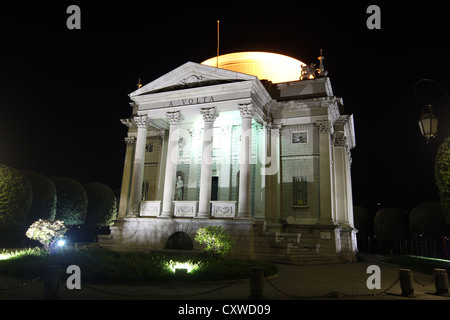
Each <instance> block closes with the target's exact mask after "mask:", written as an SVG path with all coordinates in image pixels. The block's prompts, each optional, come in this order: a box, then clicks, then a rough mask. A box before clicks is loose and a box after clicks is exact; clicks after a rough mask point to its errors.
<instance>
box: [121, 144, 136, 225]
mask: <svg viewBox="0 0 450 320" xmlns="http://www.w3.org/2000/svg"><path fill="white" fill-rule="evenodd" d="M135 142H136V137H126V138H125V144H126V146H127V151H126V154H125V163H124V165H123V175H122V188H121V190H120V201H119V215H118V218H119V219H123V218H125V216H126V215H127V212H128V209H129V201H130V187H131V172H132V171H131V170H132V163H133V147H134V144H135Z"/></svg>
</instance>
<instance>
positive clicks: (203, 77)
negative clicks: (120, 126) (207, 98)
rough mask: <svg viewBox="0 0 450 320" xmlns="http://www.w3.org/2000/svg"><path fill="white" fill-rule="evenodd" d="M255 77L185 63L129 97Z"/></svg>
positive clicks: (193, 63)
mask: <svg viewBox="0 0 450 320" xmlns="http://www.w3.org/2000/svg"><path fill="white" fill-rule="evenodd" d="M255 79H257V77H255V76H251V75H248V74H245V73H239V72H234V71H229V70H225V69H219V68H215V67H210V66H205V65H202V64H199V63H195V62H187V63H185V64H183V65H182V66H180V67H178V68H176V69H174V70H172V71H170V72H169V73H166V74H165V75H163V76H161V77H159V78H158V79H156V80H154V81H152V82H150V83H148V84H146V85H145V86H143V87H141V88H140V89H138V90H136V91H134V92H132V93H130V95H129V96H130V97H135V96H140V95H145V94H151V93H157V92H163V91H173V90H180V89H184V88H192V87H196V86H206V85H214V84H219V83H228V82H236V81H245V80H255Z"/></svg>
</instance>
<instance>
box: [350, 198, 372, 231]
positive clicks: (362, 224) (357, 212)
mask: <svg viewBox="0 0 450 320" xmlns="http://www.w3.org/2000/svg"><path fill="white" fill-rule="evenodd" d="M353 221H354V225H355V228H356V229H357V230H358V233H357V236H359V237H361V238H367V237H369V236H371V235H372V234H373V217H372V215H371V214H370V213H369V211H368V210H367V209H366V208H363V207H359V206H354V207H353Z"/></svg>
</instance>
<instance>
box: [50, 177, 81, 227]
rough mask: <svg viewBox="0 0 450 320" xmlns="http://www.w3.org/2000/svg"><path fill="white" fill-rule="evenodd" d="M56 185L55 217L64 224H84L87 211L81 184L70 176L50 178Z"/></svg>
mask: <svg viewBox="0 0 450 320" xmlns="http://www.w3.org/2000/svg"><path fill="white" fill-rule="evenodd" d="M51 179H52V181H53V182H54V184H55V187H56V215H55V219H57V220H62V221H64V223H65V224H66V225H69V226H79V225H82V224H84V221H85V219H86V213H87V201H88V200H87V195H86V191H85V190H84V188H83V186H82V185H81V184H80V183H79V182H78V181H76V180H74V179H71V178H59V177H57V178H51Z"/></svg>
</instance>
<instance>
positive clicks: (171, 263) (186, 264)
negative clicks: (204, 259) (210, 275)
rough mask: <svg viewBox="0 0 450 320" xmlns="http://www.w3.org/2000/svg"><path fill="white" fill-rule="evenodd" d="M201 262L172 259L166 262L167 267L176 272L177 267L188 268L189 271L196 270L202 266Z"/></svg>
mask: <svg viewBox="0 0 450 320" xmlns="http://www.w3.org/2000/svg"><path fill="white" fill-rule="evenodd" d="M200 264H201V263H200V262H197V263H196V262H192V261H190V260H189V261H185V262H178V261H173V260H170V261H169V262H167V263H166V267H167V268H168V269H170V270H171V271H172V272H173V273H175V270H176V269H187V272H188V273H191V272H193V271H194V272H195V271H196V270H198V269H199V267H200Z"/></svg>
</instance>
